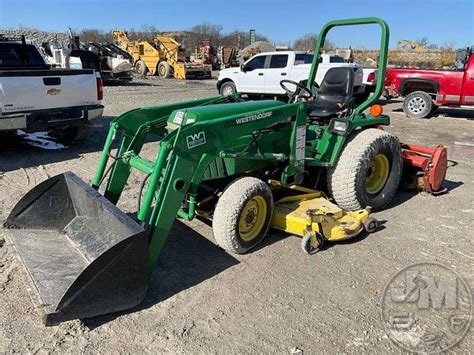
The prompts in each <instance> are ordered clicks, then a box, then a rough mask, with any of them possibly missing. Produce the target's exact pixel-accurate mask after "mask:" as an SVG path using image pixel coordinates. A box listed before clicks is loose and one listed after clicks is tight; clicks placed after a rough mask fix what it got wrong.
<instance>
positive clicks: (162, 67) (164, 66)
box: [158, 62, 171, 79]
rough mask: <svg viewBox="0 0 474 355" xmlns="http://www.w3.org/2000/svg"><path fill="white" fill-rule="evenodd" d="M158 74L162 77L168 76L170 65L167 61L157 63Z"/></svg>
mask: <svg viewBox="0 0 474 355" xmlns="http://www.w3.org/2000/svg"><path fill="white" fill-rule="evenodd" d="M158 75H159V76H160V78H163V79H166V78H169V77H170V75H171V67H170V65H169V64H168V63H167V62H160V64H158Z"/></svg>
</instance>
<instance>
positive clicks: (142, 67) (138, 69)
mask: <svg viewBox="0 0 474 355" xmlns="http://www.w3.org/2000/svg"><path fill="white" fill-rule="evenodd" d="M147 72H148V68H147V67H146V64H145V63H144V62H143V61H141V60H139V61H138V62H136V63H135V73H137V75H138V76H139V77H140V78H144V77H145V76H146V73H147Z"/></svg>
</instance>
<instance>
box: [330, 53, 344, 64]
mask: <svg viewBox="0 0 474 355" xmlns="http://www.w3.org/2000/svg"><path fill="white" fill-rule="evenodd" d="M329 63H344V58H343V57H339V56H338V55H332V56H330V57H329Z"/></svg>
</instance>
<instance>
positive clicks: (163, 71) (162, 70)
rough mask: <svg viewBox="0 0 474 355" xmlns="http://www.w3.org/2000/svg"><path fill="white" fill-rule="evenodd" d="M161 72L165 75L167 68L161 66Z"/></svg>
mask: <svg viewBox="0 0 474 355" xmlns="http://www.w3.org/2000/svg"><path fill="white" fill-rule="evenodd" d="M160 74H161V76H163V75H165V68H164V67H163V66H161V67H160Z"/></svg>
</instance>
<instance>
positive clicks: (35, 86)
mask: <svg viewBox="0 0 474 355" xmlns="http://www.w3.org/2000/svg"><path fill="white" fill-rule="evenodd" d="M102 96H103V88H102V80H101V78H100V75H99V74H98V73H96V72H95V70H92V69H80V70H68V69H51V68H50V66H49V65H47V64H46V63H45V61H44V58H43V57H42V56H41V54H40V53H39V51H38V49H37V48H36V46H35V45H34V44H32V43H29V42H27V41H26V40H25V38H24V37H21V38H6V37H3V36H1V35H0V135H5V133H9V132H12V131H15V130H17V129H22V130H25V131H28V132H33V131H41V130H53V131H55V132H57V133H59V135H61V136H64V137H65V138H68V139H74V138H75V137H76V136H77V133H78V131H79V128H80V127H81V126H83V125H84V124H86V123H87V122H88V121H89V120H90V119H92V118H97V117H100V116H102V111H103V109H104V107H103V106H102V104H101V100H102Z"/></svg>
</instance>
